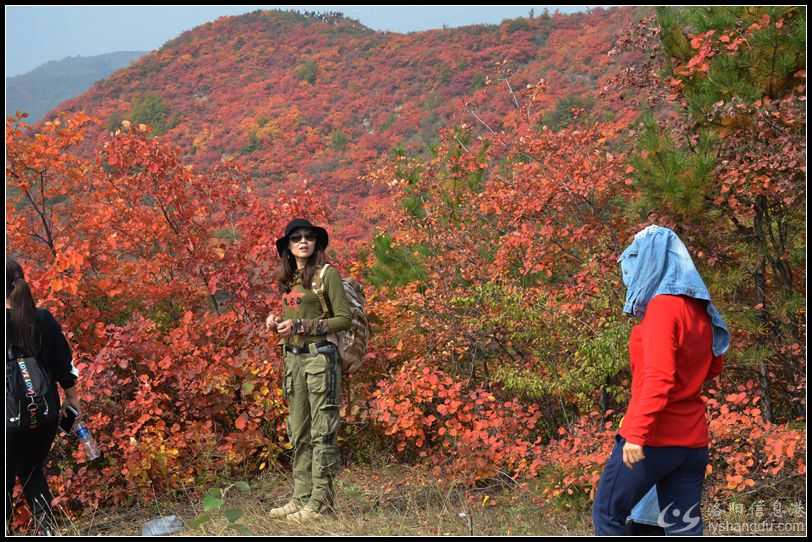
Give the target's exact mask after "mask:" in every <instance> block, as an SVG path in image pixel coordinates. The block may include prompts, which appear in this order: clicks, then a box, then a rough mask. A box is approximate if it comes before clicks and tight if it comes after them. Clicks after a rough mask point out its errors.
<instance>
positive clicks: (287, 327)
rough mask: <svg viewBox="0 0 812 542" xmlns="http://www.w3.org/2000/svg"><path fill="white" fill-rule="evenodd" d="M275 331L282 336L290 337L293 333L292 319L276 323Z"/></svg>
mask: <svg viewBox="0 0 812 542" xmlns="http://www.w3.org/2000/svg"><path fill="white" fill-rule="evenodd" d="M276 332H277V333H279V334H280V335H281V336H283V337H290V336H291V335H292V334H293V320H285V321H284V322H279V323H277V325H276Z"/></svg>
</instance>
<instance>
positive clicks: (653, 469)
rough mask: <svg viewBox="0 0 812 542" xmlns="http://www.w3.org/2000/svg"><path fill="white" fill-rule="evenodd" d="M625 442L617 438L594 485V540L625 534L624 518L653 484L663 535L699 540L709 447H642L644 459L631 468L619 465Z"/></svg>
mask: <svg viewBox="0 0 812 542" xmlns="http://www.w3.org/2000/svg"><path fill="white" fill-rule="evenodd" d="M624 444H626V439H624V438H623V437H621V436H620V435H616V436H615V448H614V449H613V450H612V455H610V456H609V461H607V463H606V466H605V467H604V469H603V474H601V479H600V482H598V491H597V493H596V495H595V504H594V505H593V506H592V521H593V523H594V525H595V534H596V535H623V534H625V533H626V518H627V517H628V516H629V513H630V512H631V510H632V508H633V507H634V505H635V504H637V501H639V500H640V499H641V498H643V496H644V495H645V494H646V493H647V492H648V490H649V489H651V486H653V485H655V484H656V485H657V495H658V497H659V504H660V516H659V521H658V523H659V525H660V526H661V527H663V528H664V529H665V534H667V535H701V534H702V530H703V524H702V514H701V510H700V506H699V502H700V499H701V498H702V482H703V481H704V479H705V467H706V465H707V464H708V449H707V448H684V447H681V446H667V447H662V448H659V447H652V446H643V452H644V453H645V455H646V458H645V459H644V460H643V461H640V462H639V463H637V464H635V465H634V468H633V469H629V468H628V467H627V466H626V465H624V464H623V445H624Z"/></svg>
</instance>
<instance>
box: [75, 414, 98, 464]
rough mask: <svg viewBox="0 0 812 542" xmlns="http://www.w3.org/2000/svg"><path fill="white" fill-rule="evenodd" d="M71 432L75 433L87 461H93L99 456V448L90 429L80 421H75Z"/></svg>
mask: <svg viewBox="0 0 812 542" xmlns="http://www.w3.org/2000/svg"><path fill="white" fill-rule="evenodd" d="M73 432H74V433H76V436H77V437H78V438H79V442H80V443H81V445H82V447H83V448H84V449H85V455H86V456H87V460H88V461H93V460H94V459H96V458H97V457H99V455H101V454H99V447H98V446H96V439H94V438H93V435H92V434H91V433H90V429H88V428H87V426H86V425H85V423H84V422H83V421H82V420H77V421H76V427H75V428H74V429H73Z"/></svg>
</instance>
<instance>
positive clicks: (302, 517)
mask: <svg viewBox="0 0 812 542" xmlns="http://www.w3.org/2000/svg"><path fill="white" fill-rule="evenodd" d="M286 519H287V520H288V521H296V522H298V523H304V522H306V521H315V520H320V519H324V516H323V515H322V514H320V513H319V512H316V511H315V510H313V509H312V508H310V506H308V505H305V507H304V508H302V509H301V510H299V511H298V512H294V513H293V514H290V515H288V517H287V518H286Z"/></svg>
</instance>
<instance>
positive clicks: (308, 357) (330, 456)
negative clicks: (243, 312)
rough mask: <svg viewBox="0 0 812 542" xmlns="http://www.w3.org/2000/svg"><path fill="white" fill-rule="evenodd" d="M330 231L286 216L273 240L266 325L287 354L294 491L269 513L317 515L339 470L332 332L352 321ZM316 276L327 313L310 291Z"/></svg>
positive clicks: (337, 367) (337, 364)
mask: <svg viewBox="0 0 812 542" xmlns="http://www.w3.org/2000/svg"><path fill="white" fill-rule="evenodd" d="M327 243H328V236H327V231H326V230H325V229H324V228H320V227H318V226H314V225H313V224H311V223H310V222H308V221H307V220H304V219H296V220H293V221H291V222H290V223H289V224H288V225H287V227H286V228H285V235H284V237H281V238H280V239H278V240H277V241H276V248H277V252H278V253H279V258H280V263H279V268H278V269H277V273H276V276H275V279H276V282H277V284H278V286H279V291H280V293H281V295H282V302H283V313H282V315H281V317H279V316H277V315H275V314H269V315H268V318H267V320H266V322H265V323H266V326H267V328H268V329H271V330H274V331H276V332H277V333H278V334H279V336H280V344H281V345H282V347H283V351H284V358H285V376H284V385H283V390H284V394H285V398H286V399H287V401H288V406H289V410H290V412H289V416H288V420H287V422H288V424H287V425H288V436H289V438H290V440H291V443H292V445H293V497H292V498H291V500H290V501H289V502H288V503H287V504H285V505H284V506H281V507H279V508H274V509H272V510H271V517H272V518H280V519H281V518H285V519H288V520H292V521H307V520H316V519H319V518H321V517H322V513H324V512H325V511H326V510H330V509H331V508H332V507H333V505H334V497H335V494H334V490H333V479H334V477H335V475H336V472H337V470H338V462H339V457H338V449H337V447H336V433H337V431H338V427H339V424H340V421H341V420H340V418H339V414H338V409H339V405H340V391H341V360H340V359H339V357H338V351H337V347H336V344H335V338H334V337H335V334H336V333H337V332H339V331H343V330H346V329H348V328H349V327H350V325H351V320H350V309H349V305H348V303H347V299H346V297H345V294H344V288H343V286H342V282H341V277H340V276H339V274H338V271H336V269H335V267H333V266H331V265H329V266H327V267H326V269H324V266H325V265H326V263H325V255H324V251H325V249H326V248H327ZM317 277H321V279H320V280H321V281H322V287H323V288H324V294H323V295H324V298H325V300H326V302H327V306H328V307H329V313H328V314H325V313H324V311H323V309H322V303H321V300H320V298H319V296H318V295H317V293H316V292H315V291H314V287H315V282H316V280H317Z"/></svg>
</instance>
